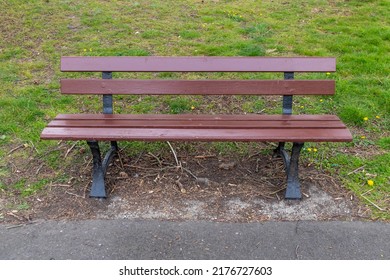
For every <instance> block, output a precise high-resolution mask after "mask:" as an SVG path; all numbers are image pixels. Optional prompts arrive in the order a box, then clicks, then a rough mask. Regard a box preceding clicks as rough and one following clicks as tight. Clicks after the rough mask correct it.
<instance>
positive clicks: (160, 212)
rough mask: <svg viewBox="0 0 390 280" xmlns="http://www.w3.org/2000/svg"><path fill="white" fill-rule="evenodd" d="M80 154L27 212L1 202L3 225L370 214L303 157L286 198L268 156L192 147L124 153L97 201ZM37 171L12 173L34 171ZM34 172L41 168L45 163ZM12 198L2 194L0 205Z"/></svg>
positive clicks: (279, 164)
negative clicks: (298, 193) (296, 185)
mask: <svg viewBox="0 0 390 280" xmlns="http://www.w3.org/2000/svg"><path fill="white" fill-rule="evenodd" d="M86 154H87V153H86ZM84 159H85V163H79V164H77V165H76V166H75V167H74V168H73V169H71V170H68V172H69V173H70V174H71V178H70V180H69V181H68V182H66V183H61V184H54V183H51V184H48V185H47V186H45V187H44V189H43V190H41V191H39V192H38V193H37V194H35V195H32V196H31V197H29V198H28V205H29V207H28V209H18V210H10V209H6V207H0V210H2V211H1V212H2V214H1V215H2V216H3V218H2V219H0V222H7V223H30V222H34V221H37V220H40V219H45V220H47V219H55V220H62V219H72V220H74V219H94V218H100V219H117V218H125V219H160V220H174V221H176V220H179V221H180V220H212V221H228V222H258V221H268V220H358V219H366V218H369V216H370V210H369V209H368V208H367V207H366V206H364V205H362V204H359V202H358V199H356V198H355V197H354V195H353V194H352V193H351V192H349V191H347V190H346V189H345V188H343V187H342V184H341V183H340V182H338V181H337V180H336V179H335V178H333V177H332V176H330V175H329V174H326V173H325V172H324V171H318V170H315V169H314V168H313V167H310V166H307V164H306V163H304V162H303V163H301V165H300V178H301V182H302V192H303V195H304V197H303V199H302V200H301V201H288V200H284V199H283V196H284V191H285V184H286V182H285V181H286V178H285V173H284V170H283V168H284V167H283V161H282V160H281V159H280V158H275V157H273V156H271V155H264V154H259V153H256V154H253V155H250V156H240V157H239V158H233V157H231V156H219V155H216V154H211V153H209V152H208V151H205V152H204V153H202V152H199V151H197V152H196V154H190V153H188V154H185V155H184V156H183V155H181V156H178V157H177V158H175V157H174V156H173V154H172V155H159V154H157V155H154V154H151V153H147V154H145V153H141V154H139V155H138V156H137V157H135V158H130V157H127V156H125V155H123V154H121V156H120V157H117V158H115V160H114V162H113V163H112V166H110V167H109V169H108V174H107V178H106V183H107V188H108V194H109V195H108V198H107V199H100V200H99V199H91V198H89V197H88V194H89V188H90V180H91V168H92V166H91V160H90V156H89V155H85V156H84ZM35 166H36V167H37V166H38V168H39V167H42V166H39V164H37V163H35ZM35 169H36V168H34V169H31V168H30V169H29V170H27V171H25V173H22V172H21V173H22V174H15V175H18V176H28V173H30V174H29V176H34V174H35V173H36V170H35ZM39 172H40V173H44V172H45V167H44V166H43V167H42V168H41V169H40V170H39ZM9 199H10V198H5V197H1V196H0V206H1V205H2V204H3V205H5V204H6V202H7V200H9Z"/></svg>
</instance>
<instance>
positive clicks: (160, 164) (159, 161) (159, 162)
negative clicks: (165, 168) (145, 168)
mask: <svg viewBox="0 0 390 280" xmlns="http://www.w3.org/2000/svg"><path fill="white" fill-rule="evenodd" d="M148 154H149V155H151V156H152V157H154V158H155V159H156V160H157V162H158V166H160V167H162V163H161V160H160V159H159V158H158V156H156V155H154V154H152V153H151V152H149V153H148Z"/></svg>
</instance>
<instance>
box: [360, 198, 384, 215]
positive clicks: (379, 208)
mask: <svg viewBox="0 0 390 280" xmlns="http://www.w3.org/2000/svg"><path fill="white" fill-rule="evenodd" d="M361 197H363V198H364V199H365V200H367V201H368V202H369V203H371V204H372V205H373V206H375V208H377V209H378V210H380V211H386V210H385V209H383V208H382V207H379V206H378V205H376V204H375V203H374V202H372V201H371V200H369V199H368V198H367V197H365V196H364V195H361Z"/></svg>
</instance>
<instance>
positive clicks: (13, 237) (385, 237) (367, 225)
mask: <svg viewBox="0 0 390 280" xmlns="http://www.w3.org/2000/svg"><path fill="white" fill-rule="evenodd" d="M0 259H2V260H28V259H33V260H40V259H43V260H49V259H57V260H68V259H73V260H85V259H91V260H102V259H112V260H119V259H122V260H123V259H127V260H129V259H130V260H132V259H133V260H152V259H163V260H171V259H178V260H198V259H205V260H213V259H226V260H247V259H267V260H291V259H303V260H308V259H309V260H334V259H351V260H356V259H361V260H370V259H374V260H382V259H385V260H389V259H390V224H389V223H380V222H342V221H331V222H323V221H322V222H319V221H298V222H275V221H274V222H264V223H245V224H244V223H218V222H209V221H185V222H171V221H158V220H126V219H122V220H86V221H40V222H36V223H33V224H29V225H23V226H21V225H18V226H15V225H11V224H2V225H0Z"/></svg>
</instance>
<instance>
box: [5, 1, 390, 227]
mask: <svg viewBox="0 0 390 280" xmlns="http://www.w3.org/2000/svg"><path fill="white" fill-rule="evenodd" d="M1 4H2V9H1V11H0V17H1V19H2V24H1V25H0V188H1V190H5V191H2V194H3V195H4V192H5V194H6V195H7V193H8V192H9V191H10V190H12V189H22V191H21V194H22V195H26V196H28V195H33V194H34V193H35V192H39V189H40V188H41V184H45V183H48V182H49V181H52V180H57V179H58V178H60V177H61V176H63V175H62V174H57V173H56V169H58V168H62V169H61V170H66V168H67V167H69V165H70V164H71V163H69V162H67V161H66V162H63V157H64V153H63V151H54V152H50V151H51V150H54V149H56V147H58V142H54V141H40V140H39V134H40V132H41V130H42V129H43V128H44V126H45V124H46V123H47V122H48V121H49V120H50V119H52V118H53V117H54V116H55V115H56V114H58V113H61V112H79V111H83V112H98V111H100V110H101V109H100V106H101V104H100V99H99V98H94V97H74V96H60V94H59V84H58V80H59V78H60V77H65V76H69V77H75V76H77V75H75V74H61V73H60V71H59V60H60V57H61V56H63V55H75V56H103V55H114V56H127V55H129V56H132V55H142V56H147V55H167V56H179V55H217V56H235V55H242V56H258V55H260V56H263V55H266V56H297V55H298V56H335V57H336V58H337V72H336V73H334V74H333V73H332V74H330V75H329V76H328V75H326V74H314V75H309V76H307V75H306V74H299V75H297V78H299V77H300V76H301V75H302V77H303V76H304V77H309V78H318V79H326V78H332V79H336V81H337V94H336V95H335V96H334V97H305V98H303V97H300V98H296V99H295V104H294V113H314V114H318V113H332V114H333V113H336V114H337V115H339V116H340V117H341V118H342V120H343V121H344V122H345V123H346V124H347V125H348V126H349V127H350V128H351V129H352V131H353V132H354V137H355V140H354V142H353V143H352V144H331V143H323V144H320V145H314V144H312V143H308V144H307V145H306V147H316V149H317V150H318V152H317V154H313V153H309V152H307V151H306V152H305V153H304V160H306V161H313V162H314V163H315V164H316V166H318V168H324V169H326V170H327V171H329V172H331V173H332V174H333V175H334V176H339V177H340V178H341V180H342V181H343V183H344V185H345V186H346V187H348V188H350V189H351V190H352V191H354V192H355V193H356V195H357V196H358V197H360V196H361V194H364V193H366V192H367V190H368V188H369V187H370V186H368V184H367V180H370V179H371V180H373V181H374V186H373V190H372V191H370V192H369V193H367V194H366V195H367V198H369V199H370V201H372V202H374V203H375V204H376V205H378V206H379V207H380V208H383V209H387V211H380V210H378V208H377V207H375V206H373V205H372V204H371V203H368V205H370V206H371V207H372V209H373V211H374V214H373V217H374V218H381V219H390V214H389V211H388V209H389V208H390V207H389V204H390V203H389V193H390V182H389V178H390V171H389V169H388V168H386V166H389V165H390V164H389V163H390V159H389V150H390V147H389V130H390V123H389V122H390V120H389V119H390V118H389V112H390V79H389V78H390V68H389V65H390V56H389V55H388V54H389V53H390V43H389V42H390V28H389V26H390V18H389V16H388V11H389V10H390V3H389V1H387V0H377V1H357V0H356V1H354V0H351V1H343V0H335V1H325V0H306V1H297V0H296V1H282V0H274V1H270V0H269V1H251V0H246V1H241V0H240V1H238V0H237V1H235V0H230V1H204V3H202V1H189V0H183V1H172V0H167V1H157V0H139V1H122V0H119V1H102V0H100V1H98V0H95V1H75V0H56V1H54V0H53V1H52V0H51V1H47V0H32V1H16V0H14V1H12V0H8V1H1ZM94 75H95V74H91V75H90V76H94ZM96 75H97V74H96ZM96 75H95V76H96ZM144 75H145V77H148V76H147V75H148V74H139V75H135V76H136V77H144ZM219 75H220V74H218V73H216V74H210V75H207V74H205V75H203V76H202V75H201V74H199V75H193V76H192V74H184V76H185V77H188V78H195V77H197V76H201V77H202V78H207V77H213V78H214V77H217V78H218V77H219ZM149 76H150V75H149ZM158 77H159V78H164V79H165V78H167V79H169V78H175V77H177V74H174V73H161V74H159V75H158ZM222 77H231V78H238V77H243V78H247V79H248V78H251V77H253V76H251V74H242V75H236V74H226V75H225V76H222ZM261 77H265V78H268V77H272V75H271V76H266V75H265V76H261ZM115 101H116V102H117V103H116V110H117V112H133V113H149V112H164V113H188V112H191V111H195V112H198V111H199V112H204V111H208V110H209V111H212V112H224V113H226V112H231V111H234V112H237V111H238V110H242V111H244V112H249V113H256V112H265V113H280V111H281V109H280V99H278V98H276V97H275V100H271V99H263V98H253V97H247V98H242V99H240V98H232V99H229V100H228V99H226V100H225V99H223V100H222V101H223V104H224V106H225V107H223V108H221V107H220V106H219V103H220V102H221V99H218V98H215V99H213V98H204V99H203V98H201V97H189V98H183V97H180V98H177V97H171V96H168V97H162V98H156V97H144V98H141V99H140V98H138V97H128V98H127V97H120V98H117V99H116V100H115ZM238 105H240V108H237V106H238ZM25 143H29V144H30V146H33V148H31V147H30V148H23V149H21V150H18V151H17V152H13V153H11V154H9V152H10V151H11V150H12V149H13V148H15V147H18V146H20V145H22V144H25ZM69 145H70V144H69ZM213 145H214V144H213ZM132 146H134V147H137V149H143V148H146V149H152V150H153V149H157V148H160V149H167V147H166V145H164V143H161V144H153V145H151V144H143V143H130V144H129V143H126V145H125V147H128V148H129V149H131V148H132ZM156 147H157V148H156ZM214 148H215V149H216V150H217V151H224V150H229V151H235V149H236V148H237V146H236V145H231V144H226V143H223V144H215V145H214ZM168 151H169V150H168ZM346 151H347V152H346ZM348 151H353V152H348ZM359 151H361V152H359ZM237 152H239V151H237ZM36 158H39V159H40V160H43V161H45V163H46V164H47V165H48V166H49V167H50V168H51V169H52V172H53V174H54V175H52V178H46V177H43V175H39V176H38V177H37V178H20V180H16V181H15V180H12V178H11V177H12V168H14V167H13V164H14V165H18V164H20V163H22V162H25V161H28V160H34V159H36ZM361 166H364V172H363V171H362V172H360V171H358V172H353V171H354V170H356V169H357V168H359V167H361ZM362 170H363V169H362ZM351 172H352V173H351ZM367 174H371V175H367ZM47 179H48V180H49V181H45V180H47ZM58 180H59V179H58ZM5 182H7V183H5ZM28 186H30V187H28ZM23 189H24V190H26V189H27V190H28V189H31V190H32V191H31V193H30V191H23ZM362 201H364V202H367V201H366V200H365V199H364V198H362Z"/></svg>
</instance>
